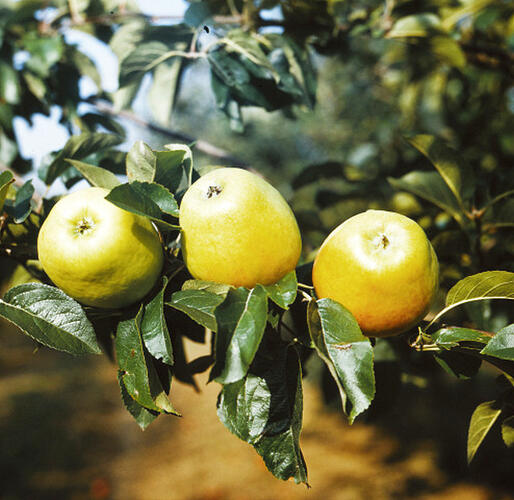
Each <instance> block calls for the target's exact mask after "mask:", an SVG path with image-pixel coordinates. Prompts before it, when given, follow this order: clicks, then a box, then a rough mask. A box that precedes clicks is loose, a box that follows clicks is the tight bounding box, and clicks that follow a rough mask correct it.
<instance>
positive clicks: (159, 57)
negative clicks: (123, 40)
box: [119, 41, 170, 87]
mask: <svg viewBox="0 0 514 500" xmlns="http://www.w3.org/2000/svg"><path fill="white" fill-rule="evenodd" d="M169 51H170V49H169V48H168V46H167V45H166V44H165V43H162V42H157V41H152V42H146V43H141V44H139V45H137V46H136V47H135V48H134V50H133V51H132V52H130V53H129V54H128V55H127V56H126V57H125V58H124V59H122V61H121V65H120V76H119V81H120V87H125V86H126V85H129V84H130V83H132V82H133V81H134V80H139V79H140V78H142V77H143V76H144V74H145V73H146V72H147V71H150V70H151V69H153V68H154V67H155V66H157V65H158V64H159V62H162V61H165V60H166V56H165V54H167V53H168V52H169Z"/></svg>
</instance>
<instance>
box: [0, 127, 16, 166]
mask: <svg viewBox="0 0 514 500" xmlns="http://www.w3.org/2000/svg"><path fill="white" fill-rule="evenodd" d="M17 154H18V146H17V145H16V142H15V141H12V140H11V139H9V137H7V136H6V135H5V134H4V133H3V131H2V129H1V128H0V163H1V164H2V165H7V166H9V165H10V164H11V163H12V162H13V161H14V159H15V158H16V155H17Z"/></svg>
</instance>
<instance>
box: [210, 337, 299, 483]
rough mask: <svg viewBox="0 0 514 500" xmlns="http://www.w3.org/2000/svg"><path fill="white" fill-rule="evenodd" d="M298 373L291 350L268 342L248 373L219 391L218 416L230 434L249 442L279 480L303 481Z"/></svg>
mask: <svg viewBox="0 0 514 500" xmlns="http://www.w3.org/2000/svg"><path fill="white" fill-rule="evenodd" d="M302 410H303V397H302V374H301V367H300V363H299V360H298V355H297V353H296V351H295V349H294V348H292V347H287V346H284V345H283V344H277V343H274V342H272V341H271V339H270V340H267V339H266V338H264V339H263V341H262V344H261V346H260V347H259V350H258V352H257V354H256V356H255V359H254V362H253V363H252V366H251V367H250V370H249V372H248V374H247V375H246V376H245V377H244V378H243V379H241V380H239V381H237V382H234V383H231V384H227V385H224V386H223V389H222V391H221V393H220V396H219V398H218V416H219V418H220V420H221V422H222V423H223V424H224V425H225V426H226V427H227V428H228V430H229V431H230V432H232V433H233V434H235V435H236V436H238V437H239V438H240V439H242V440H243V441H246V442H248V443H250V444H251V445H252V446H253V447H254V448H255V449H256V451H257V452H258V453H259V455H261V456H262V458H263V459H264V463H265V464H266V467H267V468H268V469H269V470H270V472H271V473H272V474H273V475H274V476H276V477H278V478H279V479H283V480H287V479H289V478H291V477H293V478H294V480H295V482H297V483H300V482H304V483H305V482H307V468H306V465H305V460H304V459H303V455H302V452H301V450H300V444H299V438H300V432H301V428H302Z"/></svg>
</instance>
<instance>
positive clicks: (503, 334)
mask: <svg viewBox="0 0 514 500" xmlns="http://www.w3.org/2000/svg"><path fill="white" fill-rule="evenodd" d="M481 353H482V354H486V355H487V356H494V357H495V358H501V359H506V360H508V361H514V324H511V325H508V326H506V327H505V328H502V329H501V330H500V331H499V332H498V333H496V335H495V336H494V337H493V338H492V339H491V340H490V341H489V343H488V344H487V345H486V346H485V347H484V349H482V351H481Z"/></svg>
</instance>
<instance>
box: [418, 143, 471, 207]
mask: <svg viewBox="0 0 514 500" xmlns="http://www.w3.org/2000/svg"><path fill="white" fill-rule="evenodd" d="M408 141H409V142H410V143H411V144H412V145H413V146H414V147H415V148H416V149H417V150H418V151H420V152H421V153H422V154H423V155H425V156H426V157H427V158H428V159H429V160H430V161H431V163H432V164H433V165H434V167H435V168H436V169H437V171H438V172H439V174H440V175H441V177H442V178H443V179H444V181H445V182H446V184H447V185H448V187H449V188H450V190H451V191H452V193H453V194H454V196H455V198H457V200H459V202H460V203H462V199H465V198H468V197H469V196H470V195H472V194H473V191H472V186H473V185H474V183H473V178H472V176H471V174H472V171H471V170H470V169H469V168H466V167H465V166H464V165H463V164H462V160H461V157H460V156H459V154H458V153H457V151H455V150H453V149H451V148H450V147H448V146H447V145H446V144H445V143H444V142H443V141H442V140H440V139H438V138H437V137H434V136H432V135H416V136H414V137H410V138H409V139H408Z"/></svg>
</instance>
